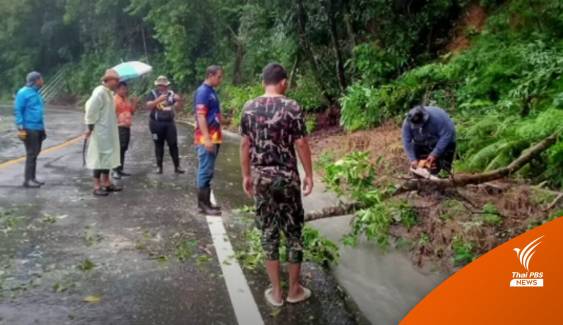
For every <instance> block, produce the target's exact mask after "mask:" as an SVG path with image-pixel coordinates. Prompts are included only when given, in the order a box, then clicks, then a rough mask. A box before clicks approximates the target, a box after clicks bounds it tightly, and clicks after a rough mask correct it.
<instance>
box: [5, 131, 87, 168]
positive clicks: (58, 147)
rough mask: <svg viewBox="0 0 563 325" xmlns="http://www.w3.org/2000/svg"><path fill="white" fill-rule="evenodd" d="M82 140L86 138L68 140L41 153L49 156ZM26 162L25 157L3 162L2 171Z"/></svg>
mask: <svg viewBox="0 0 563 325" xmlns="http://www.w3.org/2000/svg"><path fill="white" fill-rule="evenodd" d="M82 139H84V137H83V136H82V135H81V136H78V137H76V138H73V139H70V140H67V141H65V142H63V143H61V144H57V145H54V146H52V147H49V148H47V149H45V150H41V153H42V154H47V153H50V152H54V151H57V150H60V149H63V148H66V147H68V146H70V145H73V144H77V143H80V140H82ZM24 161H25V156H24V157H20V158H16V159H13V160H8V161H5V162H3V163H1V164H0V169H3V168H6V167H8V166H12V165H15V164H19V163H21V162H24Z"/></svg>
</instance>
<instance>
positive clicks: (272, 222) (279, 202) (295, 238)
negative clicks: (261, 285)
mask: <svg viewBox="0 0 563 325" xmlns="http://www.w3.org/2000/svg"><path fill="white" fill-rule="evenodd" d="M263 84H264V87H265V91H266V92H265V95H263V96H261V97H258V98H256V99H254V100H251V101H249V102H248V103H246V105H245V106H244V110H243V115H242V118H241V122H240V125H241V135H242V140H241V147H240V160H241V167H242V177H243V189H244V191H245V193H246V194H247V195H248V196H250V197H254V199H255V202H256V226H257V228H258V229H260V230H261V231H262V247H263V249H264V251H265V253H266V270H267V272H268V276H269V278H270V282H271V284H272V287H271V288H269V289H267V290H266V291H265V293H264V295H265V297H266V300H267V301H268V303H270V304H271V305H273V306H276V307H279V306H282V305H283V303H284V299H283V298H284V297H283V292H282V288H281V283H280V262H279V244H280V232H283V233H284V235H285V238H286V240H287V256H288V262H289V267H288V270H289V291H288V293H287V298H286V301H287V302H289V303H298V302H301V301H304V300H307V299H308V298H309V297H310V296H311V290H309V289H307V288H305V287H304V286H302V285H301V284H300V280H299V277H300V272H301V262H302V261H303V238H302V231H303V225H304V211H303V204H302V201H301V182H300V178H299V172H298V168H297V157H296V154H295V150H296V149H297V153H298V155H299V158H300V160H301V163H302V164H303V168H304V169H305V178H304V179H303V191H304V193H303V194H304V195H305V196H307V195H309V194H311V192H312V190H313V167H312V160H311V150H310V148H309V144H308V141H307V138H306V128H305V122H304V118H303V112H302V110H301V108H300V107H299V104H298V103H297V102H295V101H294V100H291V99H289V98H287V97H285V92H286V90H287V72H286V70H285V69H284V67H283V66H281V65H279V64H275V63H272V64H269V65H268V66H266V67H265V68H264V71H263Z"/></svg>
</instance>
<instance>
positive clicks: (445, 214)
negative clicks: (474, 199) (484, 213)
mask: <svg viewBox="0 0 563 325" xmlns="http://www.w3.org/2000/svg"><path fill="white" fill-rule="evenodd" d="M442 209H443V210H442V212H441V214H440V218H441V219H443V220H450V219H455V218H456V217H457V216H461V215H463V214H465V213H467V209H466V208H465V207H464V206H463V204H462V203H461V202H459V201H458V200H454V199H448V200H446V201H444V203H442Z"/></svg>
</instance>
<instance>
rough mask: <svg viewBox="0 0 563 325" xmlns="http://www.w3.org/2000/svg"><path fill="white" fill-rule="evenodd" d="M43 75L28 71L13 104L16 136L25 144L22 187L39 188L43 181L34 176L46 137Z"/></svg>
mask: <svg viewBox="0 0 563 325" xmlns="http://www.w3.org/2000/svg"><path fill="white" fill-rule="evenodd" d="M43 84H44V81H43V77H42V76H41V74H40V73H39V72H35V71H33V72H30V73H29V74H28V75H27V78H26V85H25V86H24V87H23V88H21V89H20V90H19V91H18V93H17V95H16V101H15V105H14V115H15V117H16V127H17V128H18V137H19V138H20V139H21V140H22V141H23V143H24V145H25V152H26V160H25V173H24V182H23V187H26V188H39V187H41V186H43V185H44V184H45V183H43V182H40V181H38V180H37V178H36V170H37V157H38V156H39V153H41V145H42V143H43V141H44V140H45V139H46V138H47V133H46V132H45V123H44V120H43V119H44V110H45V107H44V105H45V104H44V100H43V97H42V96H41V93H40V92H39V90H40V89H41V87H43Z"/></svg>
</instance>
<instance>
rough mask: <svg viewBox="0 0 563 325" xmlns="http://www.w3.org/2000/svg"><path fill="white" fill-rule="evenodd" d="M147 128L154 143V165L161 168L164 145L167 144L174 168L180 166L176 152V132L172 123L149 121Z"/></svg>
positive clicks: (174, 124)
mask: <svg viewBox="0 0 563 325" xmlns="http://www.w3.org/2000/svg"><path fill="white" fill-rule="evenodd" d="M149 128H150V130H151V133H152V139H153V141H154V151H155V155H156V164H157V165H158V167H162V161H163V159H164V143H168V149H169V150H170V156H171V157H172V161H173V162H174V166H175V167H179V166H180V155H179V152H178V131H177V130H176V123H175V122H174V121H155V120H151V121H150V124H149Z"/></svg>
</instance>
